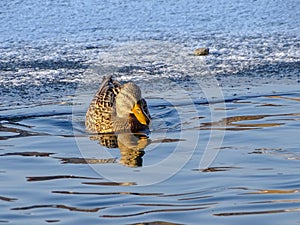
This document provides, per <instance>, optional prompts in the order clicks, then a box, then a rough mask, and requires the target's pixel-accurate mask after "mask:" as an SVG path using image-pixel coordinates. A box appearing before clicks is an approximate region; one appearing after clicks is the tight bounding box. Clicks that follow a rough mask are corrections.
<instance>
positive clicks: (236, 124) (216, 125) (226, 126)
mask: <svg viewBox="0 0 300 225" xmlns="http://www.w3.org/2000/svg"><path fill="white" fill-rule="evenodd" d="M298 116H300V113H289V114H274V115H247V116H232V117H227V118H223V119H222V120H220V121H216V122H207V123H202V124H201V126H200V129H202V130H207V129H216V130H234V131H238V130H252V129H260V128H264V127H276V126H282V125H285V123H278V122H261V123H245V122H244V121H253V120H263V119H265V118H268V117H298ZM296 119H297V118H295V120H296Z"/></svg>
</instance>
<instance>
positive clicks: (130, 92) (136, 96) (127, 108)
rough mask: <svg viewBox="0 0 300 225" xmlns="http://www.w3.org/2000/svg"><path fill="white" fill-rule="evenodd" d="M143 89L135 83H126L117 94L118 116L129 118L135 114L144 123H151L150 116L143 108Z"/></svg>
mask: <svg viewBox="0 0 300 225" xmlns="http://www.w3.org/2000/svg"><path fill="white" fill-rule="evenodd" d="M142 104H143V101H142V93H141V89H140V88H139V87H138V86H137V85H135V84H134V83H126V84H124V85H123V86H122V87H121V90H120V92H119V93H118V94H117V96H116V113H117V116H118V117H121V118H129V116H130V114H133V115H134V116H135V117H136V119H137V120H138V121H139V122H140V123H141V124H143V125H149V123H150V118H149V116H148V115H147V113H146V112H145V111H144V109H143V105H142Z"/></svg>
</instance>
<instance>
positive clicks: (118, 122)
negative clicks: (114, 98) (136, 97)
mask: <svg viewBox="0 0 300 225" xmlns="http://www.w3.org/2000/svg"><path fill="white" fill-rule="evenodd" d="M113 127H114V131H115V132H118V131H131V132H136V131H143V130H147V129H148V126H145V125H142V124H141V123H140V122H139V121H138V120H137V119H136V118H135V116H134V115H132V114H130V115H129V117H128V118H120V117H117V118H115V119H114V122H113Z"/></svg>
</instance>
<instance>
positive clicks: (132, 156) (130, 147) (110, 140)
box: [90, 133, 150, 167]
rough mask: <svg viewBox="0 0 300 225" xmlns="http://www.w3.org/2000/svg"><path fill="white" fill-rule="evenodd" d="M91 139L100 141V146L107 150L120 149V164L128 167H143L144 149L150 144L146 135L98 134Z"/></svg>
mask: <svg viewBox="0 0 300 225" xmlns="http://www.w3.org/2000/svg"><path fill="white" fill-rule="evenodd" d="M90 139H91V140H97V141H99V144H101V145H103V146H105V147H107V148H119V150H120V154H121V158H120V160H119V162H120V163H121V164H123V165H124V166H128V167H140V166H142V165H143V158H142V157H143V155H144V154H145V152H144V149H145V148H146V147H147V145H149V144H150V140H149V138H148V136H147V134H145V133H116V134H98V135H93V136H91V137H90Z"/></svg>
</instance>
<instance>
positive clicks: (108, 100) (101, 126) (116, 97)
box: [85, 76, 151, 134]
mask: <svg viewBox="0 0 300 225" xmlns="http://www.w3.org/2000/svg"><path fill="white" fill-rule="evenodd" d="M150 122H151V116H150V113H149V109H148V106H147V102H146V100H145V99H144V98H142V93H141V89H140V88H139V86H138V85H136V84H134V83H133V82H128V83H124V84H121V83H119V82H118V81H117V80H114V79H113V76H107V77H103V80H102V84H101V85H100V87H99V89H98V91H97V92H96V94H95V96H94V98H93V99H92V101H91V103H90V105H89V107H88V109H87V112H86V116H85V126H86V129H87V131H88V132H90V133H98V134H99V133H101V134H106V133H115V132H122V131H130V132H139V131H146V130H149V125H150Z"/></svg>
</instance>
